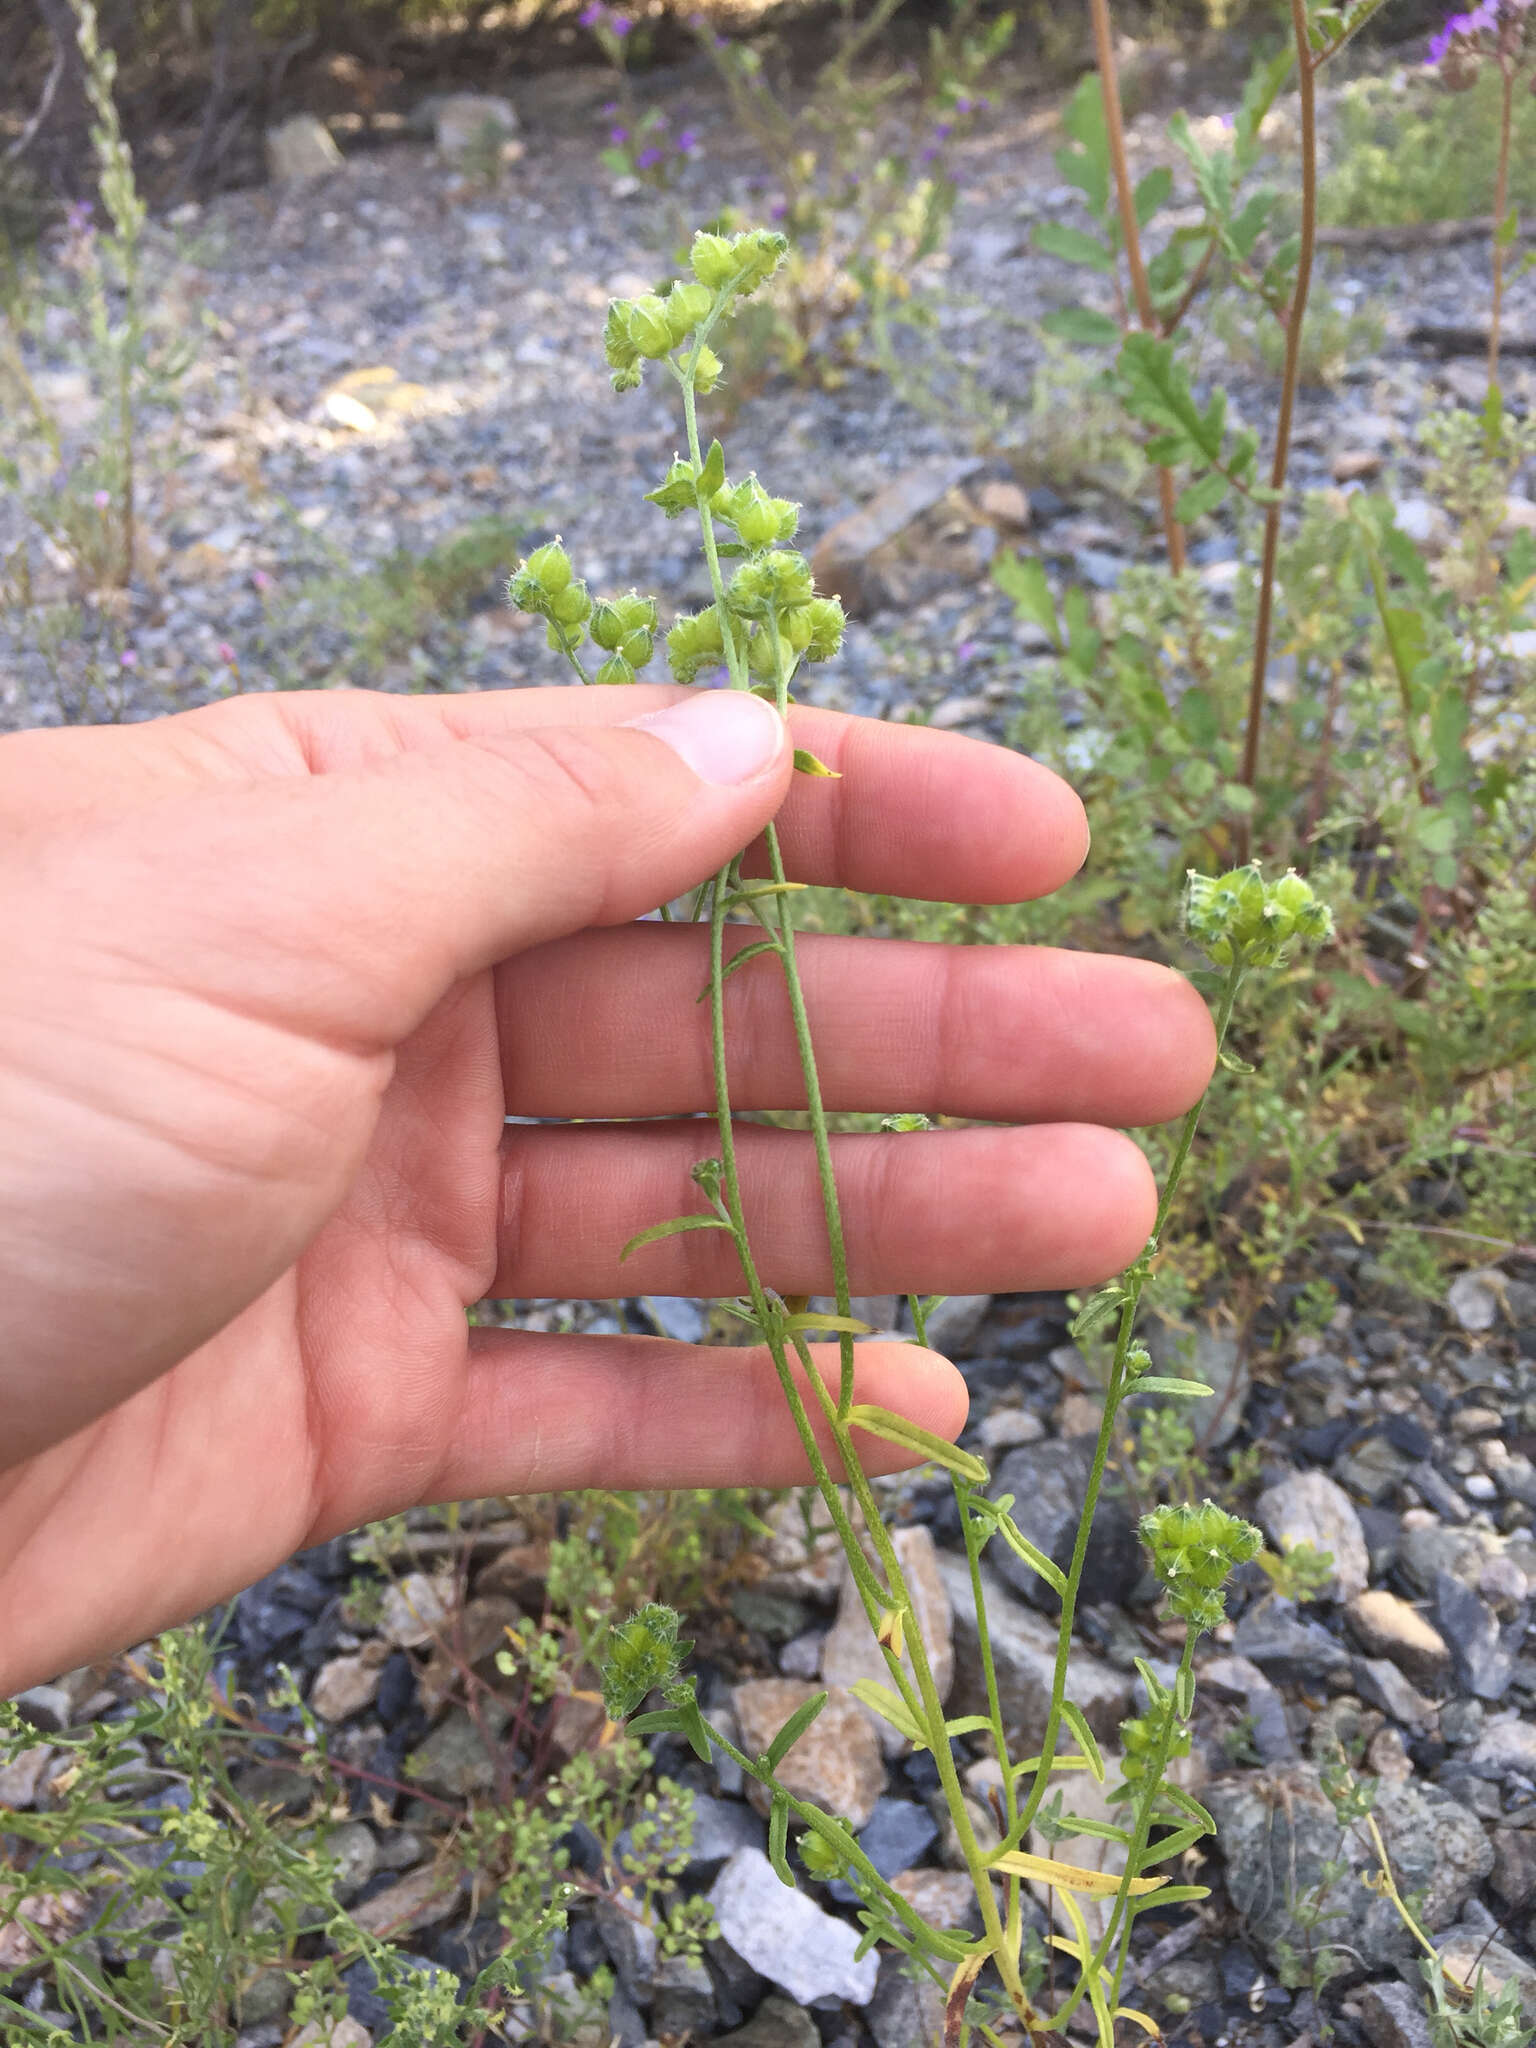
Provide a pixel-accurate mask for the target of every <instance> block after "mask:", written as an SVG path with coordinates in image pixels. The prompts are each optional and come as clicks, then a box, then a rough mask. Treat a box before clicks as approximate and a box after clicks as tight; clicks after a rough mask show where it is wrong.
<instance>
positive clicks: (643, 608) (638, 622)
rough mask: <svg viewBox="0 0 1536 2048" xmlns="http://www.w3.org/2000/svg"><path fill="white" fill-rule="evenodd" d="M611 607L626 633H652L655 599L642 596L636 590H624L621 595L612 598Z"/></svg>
mask: <svg viewBox="0 0 1536 2048" xmlns="http://www.w3.org/2000/svg"><path fill="white" fill-rule="evenodd" d="M613 608H614V610H615V611H616V612H617V613H618V615H619V618H620V619H621V620H622V622H623V626H624V630H625V632H626V633H654V632H655V630H656V600H655V598H654V597H642V596H641V595H640V593H639V591H638V590H626V591H625V593H624V595H623V596H622V597H616V598H615V599H614V600H613Z"/></svg>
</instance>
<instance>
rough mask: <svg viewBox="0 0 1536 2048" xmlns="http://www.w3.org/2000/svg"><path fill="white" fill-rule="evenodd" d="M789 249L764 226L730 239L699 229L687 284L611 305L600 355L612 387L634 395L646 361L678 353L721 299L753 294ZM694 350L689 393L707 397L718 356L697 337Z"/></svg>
mask: <svg viewBox="0 0 1536 2048" xmlns="http://www.w3.org/2000/svg"><path fill="white" fill-rule="evenodd" d="M788 247H789V243H788V241H787V240H786V239H785V237H784V236H783V235H780V234H775V233H774V232H773V231H772V230H771V229H768V228H752V229H749V230H748V231H747V232H746V233H745V234H740V235H729V236H727V235H707V234H704V233H702V232H700V233H699V234H697V235H695V236H694V238H693V247H692V248H691V250H690V251H689V259H688V260H689V264H690V266H691V268H692V270H693V282H692V283H691V284H689V283H685V282H683V281H681V280H677V281H674V282H673V283H672V284H670V285H668V286H667V287H666V289H665V290H663V291H659V292H642V293H641V294H640V296H639V297H638V298H634V299H613V300H611V301H610V302H609V306H608V318H607V321H606V322H605V324H604V327H603V353H604V354H605V355H606V357H607V358H608V367H609V369H610V370H611V371H612V372H613V388H614V390H615V391H633V390H634V389H635V387H636V386H637V385H638V384H639V382H640V378H641V375H642V374H643V371H644V366H645V364H646V363H648V362H653V363H654V362H660V361H662V360H663V358H664V357H666V356H669V355H671V353H672V351H673V350H674V349H676V348H681V347H682V345H683V344H684V342H686V341H687V340H688V338H689V336H690V335H692V334H693V333H695V331H696V330H697V329H698V328H700V327H701V326H703V325H704V324H705V322H707V321H708V320H709V319H710V318H711V316H712V315H714V314H716V313H718V312H719V311H720V309H721V306H722V304H723V303H724V301H725V300H726V299H732V298H738V299H744V298H746V297H748V296H749V294H751V293H752V292H754V291H756V290H757V287H758V286H759V285H760V284H763V283H765V282H766V281H767V280H768V279H769V278H770V277H772V275H773V273H774V272H775V271H776V270H777V269H778V267H779V264H780V263H781V262H782V261H783V258H784V253H785V251H786V250H787V249H788ZM694 352H695V353H694V360H693V383H694V389H695V390H696V391H698V392H699V393H700V394H701V395H703V394H707V393H708V392H710V391H713V389H714V388H715V385H716V384H717V383H718V382H719V380H720V358H719V357H718V356H717V355H716V354H715V352H714V350H713V349H712V348H711V347H710V346H709V344H708V342H706V341H702V340H700V341H697V342H695V344H694Z"/></svg>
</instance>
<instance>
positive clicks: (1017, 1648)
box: [939, 1552, 1132, 1756]
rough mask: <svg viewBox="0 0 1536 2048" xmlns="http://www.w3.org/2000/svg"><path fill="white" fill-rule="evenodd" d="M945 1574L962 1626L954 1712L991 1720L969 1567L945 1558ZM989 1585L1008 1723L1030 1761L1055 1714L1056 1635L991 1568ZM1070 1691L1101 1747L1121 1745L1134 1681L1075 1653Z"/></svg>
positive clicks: (985, 1585) (985, 1578) (985, 1573)
mask: <svg viewBox="0 0 1536 2048" xmlns="http://www.w3.org/2000/svg"><path fill="white" fill-rule="evenodd" d="M989 1555H990V1553H989ZM939 1570H940V1572H941V1573H942V1575H943V1578H944V1583H945V1585H946V1586H947V1587H948V1589H949V1598H950V1605H951V1607H952V1609H953V1612H954V1618H955V1690H954V1695H953V1697H952V1698H951V1700H950V1702H949V1706H950V1711H951V1713H953V1714H956V1715H960V1714H979V1713H984V1712H985V1711H986V1703H987V1696H986V1686H985V1682H984V1679H983V1676H982V1670H981V1659H980V1655H979V1651H978V1647H977V1635H976V1608H975V1602H974V1598H973V1596H972V1591H971V1578H970V1571H969V1569H968V1567H967V1565H966V1562H965V1559H964V1558H963V1557H958V1556H956V1555H954V1554H953V1553H952V1552H941V1553H940V1555H939ZM981 1578H982V1597H983V1599H984V1600H985V1601H986V1607H987V1623H988V1632H989V1635H990V1638H991V1643H992V1656H993V1660H994V1663H995V1665H996V1670H997V1689H998V1697H999V1700H1000V1702H1001V1704H1002V1710H1003V1719H1004V1722H1005V1724H1006V1726H1007V1729H1008V1735H1009V1741H1010V1744H1011V1745H1015V1746H1018V1754H1019V1755H1021V1756H1028V1755H1029V1754H1030V1753H1031V1752H1032V1751H1033V1750H1035V1749H1037V1748H1038V1747H1039V1744H1040V1738H1041V1737H1042V1736H1043V1735H1044V1733H1045V1723H1046V1717H1047V1715H1048V1714H1049V1712H1050V1704H1051V1685H1052V1680H1053V1677H1054V1674H1055V1668H1056V1627H1055V1624H1054V1623H1052V1622H1048V1621H1047V1620H1045V1618H1044V1617H1043V1616H1042V1615H1039V1614H1036V1613H1035V1612H1034V1610H1033V1609H1032V1608H1029V1607H1026V1606H1025V1605H1024V1603H1023V1602H1022V1601H1020V1600H1016V1599H1014V1597H1013V1596H1012V1594H1011V1593H1009V1592H1008V1591H1007V1589H1006V1588H1005V1587H1004V1585H1003V1583H1002V1581H1001V1580H1000V1579H999V1578H998V1577H997V1575H996V1573H995V1572H994V1571H993V1570H992V1569H991V1567H990V1565H984V1566H983V1567H982V1574H981ZM1069 1691H1070V1693H1071V1697H1072V1698H1073V1699H1074V1700H1075V1701H1076V1702H1077V1704H1078V1706H1079V1707H1080V1708H1081V1709H1082V1711H1083V1713H1084V1715H1085V1716H1086V1717H1087V1720H1088V1725H1089V1727H1090V1728H1092V1730H1093V1732H1094V1734H1095V1735H1096V1736H1097V1737H1098V1738H1099V1740H1100V1741H1101V1742H1108V1743H1113V1742H1114V1741H1115V1739H1116V1736H1117V1734H1118V1731H1119V1727H1120V1723H1121V1722H1122V1721H1123V1720H1124V1719H1125V1717H1126V1715H1127V1714H1129V1713H1130V1712H1131V1710H1132V1687H1131V1680H1130V1678H1129V1677H1128V1676H1127V1674H1126V1673H1125V1672H1123V1671H1117V1670H1116V1669H1115V1667H1114V1666H1113V1665H1112V1664H1110V1663H1107V1662H1106V1661H1105V1659H1104V1658H1102V1657H1098V1656H1095V1655H1094V1653H1093V1652H1092V1651H1091V1650H1085V1649H1083V1648H1082V1647H1081V1646H1080V1645H1074V1647H1073V1651H1072V1661H1071V1667H1070V1681H1069Z"/></svg>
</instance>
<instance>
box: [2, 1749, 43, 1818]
mask: <svg viewBox="0 0 1536 2048" xmlns="http://www.w3.org/2000/svg"><path fill="white" fill-rule="evenodd" d="M52 1757H53V1751H52V1750H51V1749H50V1748H49V1746H48V1744H47V1743H46V1742H39V1743H34V1745H33V1746H32V1748H31V1749H22V1750H18V1751H17V1752H16V1754H15V1756H13V1757H12V1759H11V1761H10V1762H9V1763H8V1764H5V1765H3V1766H0V1806H8V1807H10V1808H11V1809H12V1811H13V1812H23V1811H25V1809H26V1808H27V1807H29V1806H30V1805H31V1804H32V1802H33V1800H34V1799H35V1798H36V1797H37V1795H38V1792H39V1790H40V1789H41V1787H42V1784H43V1781H44V1779H45V1778H46V1777H47V1774H48V1765H49V1763H50V1761H51V1760H52Z"/></svg>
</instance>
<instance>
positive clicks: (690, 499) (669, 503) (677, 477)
mask: <svg viewBox="0 0 1536 2048" xmlns="http://www.w3.org/2000/svg"><path fill="white" fill-rule="evenodd" d="M645 502H646V503H647V504H648V505H659V506H660V507H661V509H662V511H663V512H665V513H666V515H667V517H668V518H669V519H676V518H678V517H679V516H680V514H682V513H684V512H691V511H692V510H693V508H694V506H695V505H697V504H698V502H699V492H698V479H697V477H696V475H695V474H694V467H693V464H692V463H691V462H689V461H688V460H687V458H686V457H685V456H681V455H676V456H674V457H673V458H672V467H671V468H670V469H669V470H668V471H667V473H666V475H665V476H664V477H663V478H662V480H661V482H660V483H659V484H658V485H657V487H656V489H655V490H654V491H647V492H646V494H645Z"/></svg>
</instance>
